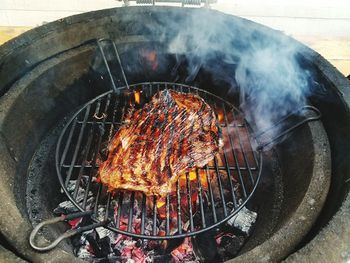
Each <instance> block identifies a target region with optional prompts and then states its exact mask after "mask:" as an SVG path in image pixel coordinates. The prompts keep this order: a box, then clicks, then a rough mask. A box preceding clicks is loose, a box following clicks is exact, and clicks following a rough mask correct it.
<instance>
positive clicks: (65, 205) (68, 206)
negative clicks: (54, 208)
mask: <svg viewBox="0 0 350 263" xmlns="http://www.w3.org/2000/svg"><path fill="white" fill-rule="evenodd" d="M58 208H63V209H66V210H67V211H78V208H76V207H75V205H74V204H73V203H72V202H71V201H63V202H61V203H59V205H58Z"/></svg>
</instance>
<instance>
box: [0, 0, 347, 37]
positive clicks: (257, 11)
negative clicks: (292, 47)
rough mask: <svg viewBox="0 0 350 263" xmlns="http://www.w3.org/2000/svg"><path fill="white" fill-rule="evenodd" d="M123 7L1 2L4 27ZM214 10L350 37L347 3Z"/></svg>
mask: <svg viewBox="0 0 350 263" xmlns="http://www.w3.org/2000/svg"><path fill="white" fill-rule="evenodd" d="M122 4H123V3H122V2H121V1H120V0H55V1H53V0H46V1H45V0H44V1H43V0H0V26H31V27H34V26H38V25H41V24H42V23H44V22H50V21H53V20H56V19H59V18H62V17H66V16H70V15H73V14H78V13H82V12H87V11H91V10H98V9H104V8H111V7H120V6H122ZM212 8H213V9H217V10H220V11H222V12H225V13H229V14H234V15H238V16H242V17H245V18H248V19H250V20H254V21H257V22H259V23H262V24H265V25H268V26H270V27H273V28H275V29H278V30H282V31H285V32H286V33H289V34H299V35H300V34H302V35H309V34H311V35H325V34H327V35H329V36H350V1H347V0H329V1H327V0H217V3H216V4H213V5H212Z"/></svg>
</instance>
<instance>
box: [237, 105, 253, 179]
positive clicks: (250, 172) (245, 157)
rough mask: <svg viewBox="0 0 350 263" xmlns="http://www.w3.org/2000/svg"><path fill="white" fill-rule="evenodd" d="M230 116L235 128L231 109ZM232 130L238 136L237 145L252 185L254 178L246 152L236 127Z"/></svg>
mask: <svg viewBox="0 0 350 263" xmlns="http://www.w3.org/2000/svg"><path fill="white" fill-rule="evenodd" d="M232 116H233V119H234V121H233V125H234V127H235V128H236V119H237V118H236V114H235V113H234V112H233V111H232ZM234 130H235V133H236V135H237V137H238V142H239V146H240V148H241V151H242V154H243V159H244V163H245V165H246V167H247V168H248V173H249V177H250V180H251V183H252V185H254V178H253V175H252V171H251V170H250V165H249V162H248V158H247V154H246V152H245V149H244V147H243V144H242V139H241V135H240V133H239V130H238V129H237V128H236V129H234Z"/></svg>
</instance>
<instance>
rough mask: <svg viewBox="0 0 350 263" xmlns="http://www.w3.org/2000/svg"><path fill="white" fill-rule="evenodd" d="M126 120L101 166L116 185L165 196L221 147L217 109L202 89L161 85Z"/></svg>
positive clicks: (103, 177) (108, 181)
mask: <svg viewBox="0 0 350 263" xmlns="http://www.w3.org/2000/svg"><path fill="white" fill-rule="evenodd" d="M125 122H126V124H125V125H123V126H122V127H121V128H120V129H119V130H118V132H117V133H116V134H115V135H114V137H113V139H112V141H111V143H110V144H109V155H108V158H107V160H106V161H105V162H104V163H103V164H102V165H101V167H100V169H99V175H100V178H101V181H102V183H104V184H106V185H108V187H109V188H110V189H125V190H133V191H141V192H144V193H145V194H146V195H157V196H165V195H166V194H167V193H169V192H171V191H172V188H173V186H174V184H175V182H176V181H177V179H178V177H179V176H180V175H182V174H184V173H185V172H188V171H189V170H192V169H193V168H195V167H203V166H204V165H206V164H207V163H208V162H209V161H211V160H212V159H213V158H214V156H215V154H216V153H217V152H218V150H219V127H218V125H217V122H216V117H215V114H214V112H213V110H212V109H211V108H210V106H209V105H208V104H207V103H205V102H204V100H203V99H201V98H200V97H199V96H197V95H193V94H187V93H180V92H176V91H172V90H163V91H160V92H158V93H157V94H156V95H154V96H153V98H152V100H151V102H149V103H147V104H145V105H144V107H143V108H142V109H139V110H137V111H133V112H129V114H128V115H127V116H126V120H125Z"/></svg>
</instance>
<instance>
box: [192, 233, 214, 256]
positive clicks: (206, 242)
mask: <svg viewBox="0 0 350 263" xmlns="http://www.w3.org/2000/svg"><path fill="white" fill-rule="evenodd" d="M192 244H193V251H194V253H195V254H196V256H197V257H198V258H199V259H200V261H201V262H217V260H218V256H219V255H218V250H217V244H216V240H215V237H214V231H207V232H204V233H203V234H199V235H197V236H195V237H193V238H192Z"/></svg>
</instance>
